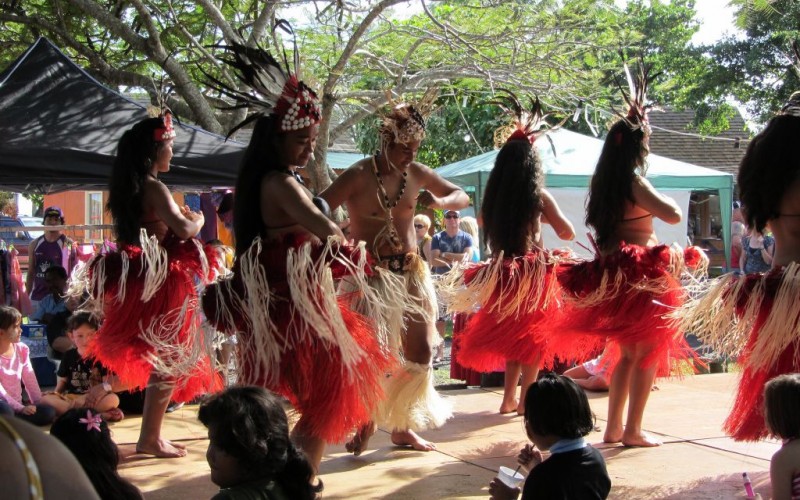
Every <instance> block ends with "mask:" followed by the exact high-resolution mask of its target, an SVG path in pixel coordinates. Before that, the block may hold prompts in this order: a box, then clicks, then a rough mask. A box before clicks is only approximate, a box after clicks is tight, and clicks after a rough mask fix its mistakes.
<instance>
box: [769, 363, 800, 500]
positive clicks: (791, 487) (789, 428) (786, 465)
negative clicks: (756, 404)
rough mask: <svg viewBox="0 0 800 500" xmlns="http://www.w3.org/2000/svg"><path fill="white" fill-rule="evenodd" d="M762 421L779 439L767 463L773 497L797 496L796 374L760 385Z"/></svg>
mask: <svg viewBox="0 0 800 500" xmlns="http://www.w3.org/2000/svg"><path fill="white" fill-rule="evenodd" d="M764 420H766V424H767V428H768V429H769V431H770V432H771V433H772V434H773V435H774V436H775V437H777V438H780V439H782V440H783V446H781V449H780V450H778V451H777V452H775V454H774V455H772V459H771V460H770V462H769V480H770V483H772V498H773V499H774V500H790V499H793V498H800V373H791V374H787V375H781V376H778V377H775V378H773V379H772V380H770V381H769V382H767V384H766V385H765V386H764Z"/></svg>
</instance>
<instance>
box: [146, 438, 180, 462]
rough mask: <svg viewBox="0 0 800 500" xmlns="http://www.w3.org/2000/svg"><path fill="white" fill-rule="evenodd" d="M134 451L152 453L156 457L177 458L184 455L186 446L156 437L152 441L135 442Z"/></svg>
mask: <svg viewBox="0 0 800 500" xmlns="http://www.w3.org/2000/svg"><path fill="white" fill-rule="evenodd" d="M136 453H143V454H145V455H154V456H155V457H156V458H179V457H185V456H186V453H187V452H186V446H185V445H183V444H180V443H173V442H172V441H167V440H166V439H160V438H159V439H158V440H157V441H155V442H153V443H143V442H141V441H139V442H138V443H136Z"/></svg>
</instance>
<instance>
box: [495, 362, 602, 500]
mask: <svg viewBox="0 0 800 500" xmlns="http://www.w3.org/2000/svg"><path fill="white" fill-rule="evenodd" d="M593 428H594V415H592V410H591V408H589V400H588V398H587V397H586V393H585V392H583V390H582V389H581V388H580V387H578V385H577V384H576V383H575V382H574V381H573V380H572V379H570V378H569V377H565V376H563V375H555V374H552V373H548V374H547V375H545V376H544V377H542V378H541V379H539V380H538V381H537V382H535V383H534V384H533V385H531V386H530V388H529V389H528V392H527V394H526V396H525V430H526V432H527V433H528V438H529V439H530V440H531V441H532V442H533V446H531V445H527V446H525V448H523V449H522V451H521V452H520V454H519V463H520V464H521V465H522V466H523V467H526V468H528V469H530V468H531V467H533V469H532V470H531V472H530V474H528V478H527V479H526V480H525V486H524V487H523V490H522V500H529V499H533V498H547V499H548V500H560V499H563V500H569V499H575V498H580V499H581V500H594V499H605V498H606V497H608V493H609V491H610V490H611V479H610V478H609V477H608V471H607V470H606V463H605V461H604V460H603V456H602V455H601V454H600V452H599V451H597V450H596V449H594V448H593V447H592V446H591V445H589V444H588V443H586V442H585V441H584V439H583V437H584V436H586V435H587V434H589V433H590V432H591V431H592V429H593ZM536 448H538V449H536ZM539 450H542V451H544V450H550V457H549V458H548V459H547V460H544V461H543V460H542V454H541V452H540V451H539ZM489 493H490V494H491V495H492V499H494V500H505V499H515V498H517V497H518V496H519V493H520V489H519V488H512V487H509V486H507V485H505V484H504V483H503V482H502V481H500V480H499V479H497V478H495V479H493V480H492V482H491V484H489Z"/></svg>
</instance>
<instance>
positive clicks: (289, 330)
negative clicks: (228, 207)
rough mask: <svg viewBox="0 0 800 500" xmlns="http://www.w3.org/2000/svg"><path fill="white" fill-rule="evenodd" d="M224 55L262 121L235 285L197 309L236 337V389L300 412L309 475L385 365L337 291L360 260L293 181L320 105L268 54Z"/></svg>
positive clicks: (240, 200)
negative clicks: (260, 392)
mask: <svg viewBox="0 0 800 500" xmlns="http://www.w3.org/2000/svg"><path fill="white" fill-rule="evenodd" d="M226 49H227V53H228V54H230V56H231V57H230V58H228V59H223V61H224V62H226V63H227V64H230V65H231V66H232V67H234V68H235V69H236V70H237V71H238V73H239V77H240V78H241V79H242V80H243V81H244V82H245V83H246V84H248V85H250V86H251V87H252V88H254V89H256V90H257V91H259V92H260V94H261V99H262V100H259V101H255V102H254V101H252V100H250V99H249V98H246V99H245V100H244V102H243V104H244V105H246V106H249V107H251V108H256V109H258V108H260V109H261V110H262V111H261V112H260V115H258V116H257V119H256V122H255V128H254V129H253V135H252V139H251V140H250V144H249V146H248V148H247V151H246V152H245V156H244V159H243V161H242V166H241V169H240V171H239V177H238V179H237V183H236V197H235V201H234V237H235V242H236V263H235V264H234V268H233V278H232V279H229V280H226V281H222V282H220V283H219V284H218V285H217V286H214V287H211V288H209V289H208V292H207V293H206V295H205V297H204V308H205V312H206V315H207V317H208V318H209V320H210V321H212V322H213V323H215V324H216V326H217V328H218V329H219V330H220V331H225V332H227V333H229V334H230V333H236V335H237V338H238V346H237V349H238V353H237V354H238V357H239V367H240V372H239V383H240V384H249V385H260V386H262V387H266V388H268V389H270V390H273V391H275V392H277V393H280V394H282V395H284V396H286V397H287V398H288V399H289V400H290V401H291V402H292V403H293V405H294V407H295V408H296V409H297V410H298V411H299V412H300V414H301V417H300V420H299V421H298V422H297V425H295V427H294V429H293V431H292V435H293V438H294V439H295V441H296V442H297V443H298V444H299V445H300V447H301V448H303V450H304V451H305V453H306V454H307V455H308V457H309V460H310V461H311V463H312V464H313V466H314V468H315V469H317V468H318V467H319V463H320V461H321V459H322V453H323V451H324V448H325V443H326V442H341V441H343V440H344V438H345V437H346V436H347V434H348V432H349V431H350V430H352V429H353V428H357V427H360V426H361V425H363V424H364V423H366V422H368V421H369V420H370V416H371V411H372V410H373V409H374V406H375V404H376V403H377V402H378V401H380V399H381V397H382V391H381V389H380V381H381V376H382V374H383V373H384V370H386V369H387V365H388V357H387V355H385V354H383V351H382V349H381V347H380V346H379V344H378V341H377V338H376V336H375V335H374V333H373V331H372V329H371V328H370V327H369V326H368V324H369V323H368V321H367V320H366V318H364V317H363V316H360V315H358V314H355V313H353V312H352V311H351V310H350V309H348V308H347V307H346V306H345V302H344V301H342V302H339V301H338V300H337V297H336V292H335V288H334V279H335V278H339V277H341V276H342V275H344V274H350V273H355V274H359V273H361V272H362V271H361V269H363V264H364V263H363V258H365V252H363V251H362V250H363V249H361V250H360V249H352V248H350V247H347V246H345V245H344V244H343V241H344V237H343V234H342V231H341V230H340V229H339V227H338V226H337V225H336V224H335V223H334V222H332V221H331V220H330V219H329V218H328V217H327V216H326V214H325V213H323V212H322V211H321V210H320V208H318V207H319V206H323V205H324V202H322V200H321V199H318V198H314V197H313V196H312V195H311V193H310V191H309V190H308V189H306V187H305V186H304V185H303V183H302V181H301V180H300V179H299V174H298V173H297V168H298V167H301V166H304V165H305V164H306V163H307V162H308V161H309V159H310V158H311V155H312V153H313V151H314V147H315V144H316V140H317V135H318V134H319V121H320V107H319V101H318V99H317V96H316V94H315V93H314V92H313V91H312V90H311V89H310V88H309V87H307V86H306V85H305V84H304V83H303V82H301V81H300V80H298V79H297V77H296V76H295V75H293V74H290V73H289V72H288V70H284V69H283V68H281V66H280V64H279V63H278V62H277V61H275V60H274V59H273V58H272V57H271V56H270V55H269V53H267V52H265V51H262V50H259V49H250V48H246V47H243V46H239V45H233V46H231V47H227V48H226ZM287 66H288V64H287ZM267 74H269V75H272V76H275V75H280V76H279V78H282V79H283V82H282V84H281V87H280V88H282V91H281V93H280V94H279V95H274V94H271V93H270V90H269V89H268V88H264V87H262V86H260V85H259V82H260V81H264V80H263V78H269V77H267V76H265V75H267ZM244 75H254V77H255V79H258V78H262V80H260V81H255V79H248V78H247V77H246V76H244ZM228 93H229V94H230V95H236V94H235V93H234V92H228ZM351 258H354V259H356V260H358V259H359V258H362V262H361V263H360V265H359V266H356V265H355V264H354V263H353V261H352V260H350V259H351ZM361 277H362V278H363V277H364V276H363V275H362V276H361ZM356 279H357V278H356Z"/></svg>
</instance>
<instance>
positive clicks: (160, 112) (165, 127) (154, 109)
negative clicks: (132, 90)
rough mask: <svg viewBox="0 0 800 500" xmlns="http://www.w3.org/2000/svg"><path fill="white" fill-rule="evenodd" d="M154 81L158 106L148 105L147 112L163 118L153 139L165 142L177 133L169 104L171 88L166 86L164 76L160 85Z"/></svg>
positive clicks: (154, 132) (152, 115)
mask: <svg viewBox="0 0 800 500" xmlns="http://www.w3.org/2000/svg"><path fill="white" fill-rule="evenodd" d="M152 81H153V89H155V92H156V104H157V106H152V105H151V106H148V107H147V114H148V115H149V116H151V117H152V118H161V126H160V127H158V128H157V129H155V130H154V131H153V140H154V141H156V142H164V141H168V140H170V139H173V138H174V137H175V136H176V135H177V134H176V133H175V128H174V127H173V126H172V111H171V110H170V109H169V106H167V97H168V96H169V92H170V90H171V89H166V90H165V87H164V78H163V77H162V78H161V81H160V82H159V84H158V86H156V82H155V81H154V80H152Z"/></svg>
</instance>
